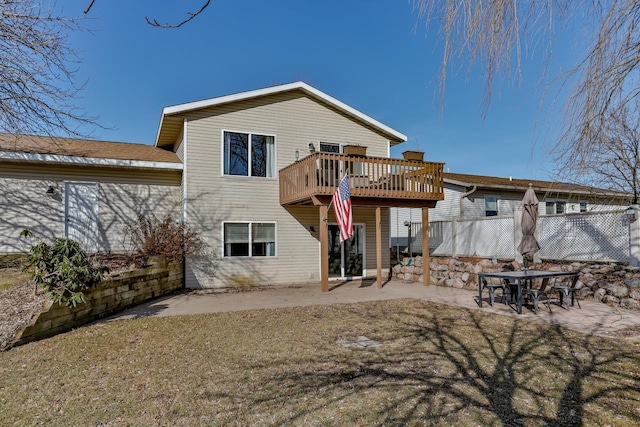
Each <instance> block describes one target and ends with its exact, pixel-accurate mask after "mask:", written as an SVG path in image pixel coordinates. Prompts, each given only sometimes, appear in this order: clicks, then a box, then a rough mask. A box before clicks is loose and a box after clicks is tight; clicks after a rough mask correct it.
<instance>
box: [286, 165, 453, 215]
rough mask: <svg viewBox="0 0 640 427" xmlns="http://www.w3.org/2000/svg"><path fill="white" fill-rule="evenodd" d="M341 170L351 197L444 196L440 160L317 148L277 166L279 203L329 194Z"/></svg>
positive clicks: (288, 202)
mask: <svg viewBox="0 0 640 427" xmlns="http://www.w3.org/2000/svg"><path fill="white" fill-rule="evenodd" d="M345 173H348V174H349V180H350V182H349V183H350V189H351V196H354V197H369V198H381V199H417V200H442V199H443V198H444V183H443V163H436V162H422V161H415V160H404V159H391V158H387V157H359V156H348V155H345V154H336V153H324V152H318V153H315V154H311V155H310V156H308V157H305V158H304V159H301V160H298V161H297V162H295V163H293V164H291V165H289V166H287V167H285V168H284V169H282V170H280V204H282V205H287V204H294V203H301V202H304V201H306V200H309V199H310V198H311V197H312V196H323V195H326V196H330V195H332V194H333V193H334V192H335V190H336V188H337V186H338V184H339V181H340V179H341V178H342V177H343V176H344V174H345Z"/></svg>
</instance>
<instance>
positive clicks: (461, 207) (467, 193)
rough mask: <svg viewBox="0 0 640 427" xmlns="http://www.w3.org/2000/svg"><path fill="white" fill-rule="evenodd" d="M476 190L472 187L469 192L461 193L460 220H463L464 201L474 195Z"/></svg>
mask: <svg viewBox="0 0 640 427" xmlns="http://www.w3.org/2000/svg"><path fill="white" fill-rule="evenodd" d="M477 189H478V186H477V185H474V186H473V188H472V189H471V190H469V191H467V192H466V193H462V195H461V196H460V215H459V217H460V218H464V199H466V198H467V197H469V196H470V195H471V194H473V193H475V192H476V190H477Z"/></svg>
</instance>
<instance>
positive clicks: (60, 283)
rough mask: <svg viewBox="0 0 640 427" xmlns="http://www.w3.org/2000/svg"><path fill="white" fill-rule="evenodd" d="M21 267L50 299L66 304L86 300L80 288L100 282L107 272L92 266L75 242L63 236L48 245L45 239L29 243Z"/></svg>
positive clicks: (69, 304)
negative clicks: (25, 257)
mask: <svg viewBox="0 0 640 427" xmlns="http://www.w3.org/2000/svg"><path fill="white" fill-rule="evenodd" d="M24 269H25V271H30V273H31V277H32V278H33V281H34V283H35V284H36V285H37V286H40V287H41V288H43V289H44V290H45V291H46V292H47V293H48V294H49V295H50V296H51V298H52V299H53V302H56V303H59V304H64V305H67V306H69V307H75V306H76V305H77V304H78V303H84V302H86V299H85V297H84V294H83V291H84V290H87V289H89V288H92V287H94V286H96V285H97V284H98V283H100V282H101V281H102V278H103V276H104V274H105V273H106V272H107V271H108V267H100V268H95V267H93V266H92V265H91V263H90V262H89V260H88V259H87V255H86V254H85V253H84V251H83V250H82V248H81V247H80V244H78V242H76V241H73V240H70V239H65V238H62V237H57V238H56V239H55V240H54V242H53V245H51V246H50V245H48V244H47V243H46V242H40V243H37V244H36V245H34V246H32V247H31V250H30V251H29V256H28V259H27V264H26V266H25V268H24Z"/></svg>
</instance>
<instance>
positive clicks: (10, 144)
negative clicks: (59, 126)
mask: <svg viewBox="0 0 640 427" xmlns="http://www.w3.org/2000/svg"><path fill="white" fill-rule="evenodd" d="M181 176H182V163H181V162H180V159H179V158H178V157H177V156H176V155H175V154H174V153H172V152H170V151H166V150H162V149H159V148H156V147H152V146H149V145H142V144H125V143H116V142H102V141H91V140H79V139H67V138H50V137H41V136H30V135H10V134H0V212H1V217H0V219H1V220H0V253H7V252H23V251H25V250H26V249H28V244H27V242H26V241H24V240H23V239H20V238H19V234H20V232H21V231H22V230H23V229H25V228H29V229H30V230H31V231H32V232H33V234H34V235H35V237H36V238H37V239H51V238H53V237H56V236H68V237H70V238H73V239H75V240H78V241H80V243H81V244H82V245H83V247H84V248H85V249H86V250H88V251H90V252H122V251H126V250H130V249H131V248H130V247H129V245H128V242H127V240H126V238H125V235H124V233H123V231H124V228H125V226H126V225H127V224H131V223H132V222H135V221H137V218H138V215H149V214H155V215H158V216H163V215H164V214H172V215H174V216H176V218H177V219H179V212H180V202H181V199H180V197H181V192H180V184H181Z"/></svg>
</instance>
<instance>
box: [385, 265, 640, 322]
mask: <svg viewBox="0 0 640 427" xmlns="http://www.w3.org/2000/svg"><path fill="white" fill-rule="evenodd" d="M429 267H430V269H431V284H432V285H437V286H449V287H454V288H466V289H474V290H475V289H478V273H481V272H483V271H505V270H519V269H520V268H521V267H522V266H521V265H520V264H519V263H517V262H515V261H498V262H497V263H496V264H494V263H493V262H492V260H489V259H481V258H459V259H456V258H449V257H435V256H431V264H430V266H429ZM423 268H424V266H423V263H422V257H420V256H418V257H415V258H403V259H402V264H400V263H399V264H396V265H395V266H394V267H393V270H392V275H393V278H394V279H398V280H403V281H407V282H422V275H423V272H424V270H423ZM530 268H531V269H536V270H551V271H572V272H580V275H579V279H578V282H577V283H576V288H577V289H578V290H579V296H580V297H582V298H585V297H588V298H593V299H595V300H597V301H601V302H604V303H607V304H612V305H616V306H620V307H623V308H632V309H637V310H640V267H631V266H629V265H627V264H617V263H596V262H591V263H587V262H572V263H560V262H557V263H552V262H544V263H538V264H534V265H531V267H530Z"/></svg>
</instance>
